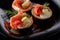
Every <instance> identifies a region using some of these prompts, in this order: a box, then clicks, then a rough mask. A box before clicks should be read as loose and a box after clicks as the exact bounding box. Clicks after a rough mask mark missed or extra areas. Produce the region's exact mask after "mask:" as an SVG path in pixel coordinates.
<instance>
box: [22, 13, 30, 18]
mask: <svg viewBox="0 0 60 40" xmlns="http://www.w3.org/2000/svg"><path fill="white" fill-rule="evenodd" d="M23 17H30V15H29V14H26V15H24V16H23ZM23 17H22V18H23Z"/></svg>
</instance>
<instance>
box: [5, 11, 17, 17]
mask: <svg viewBox="0 0 60 40" xmlns="http://www.w3.org/2000/svg"><path fill="white" fill-rule="evenodd" d="M5 12H6V14H7V15H8V17H9V18H10V17H12V16H14V15H15V14H16V13H17V12H16V11H11V10H5Z"/></svg>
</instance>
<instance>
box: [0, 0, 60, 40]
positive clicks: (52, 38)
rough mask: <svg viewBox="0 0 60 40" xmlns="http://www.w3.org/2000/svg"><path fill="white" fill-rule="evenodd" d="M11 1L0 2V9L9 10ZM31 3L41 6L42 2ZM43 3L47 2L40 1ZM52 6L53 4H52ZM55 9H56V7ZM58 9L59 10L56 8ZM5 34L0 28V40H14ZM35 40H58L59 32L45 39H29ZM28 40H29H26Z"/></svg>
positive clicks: (33, 0) (59, 37)
mask: <svg viewBox="0 0 60 40" xmlns="http://www.w3.org/2000/svg"><path fill="white" fill-rule="evenodd" d="M12 1H13V0H1V1H0V7H1V8H3V9H11V8H12V7H11V4H12ZM31 1H32V2H36V3H41V4H43V3H42V2H40V0H37V1H36V0H31ZM42 1H43V2H45V1H47V0H42ZM48 1H49V2H51V1H50V0H48ZM52 5H53V4H52ZM56 8H58V6H57V5H56ZM58 9H59V8H58ZM59 10H60V9H59ZM4 34H5V33H4V32H3V31H2V29H1V28H0V40H2V39H4V40H6V39H8V40H9V39H14V38H11V37H8V36H7V35H4ZM35 39H36V40H37V39H41V40H60V31H58V32H57V33H54V34H52V35H51V36H47V37H43V38H41V37H39V36H38V37H35V38H31V39H30V40H35ZM28 40H29V39H28Z"/></svg>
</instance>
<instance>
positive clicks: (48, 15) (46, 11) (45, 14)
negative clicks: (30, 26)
mask: <svg viewBox="0 0 60 40" xmlns="http://www.w3.org/2000/svg"><path fill="white" fill-rule="evenodd" d="M42 12H43V14H41V15H40V18H41V19H46V18H50V17H51V16H52V12H51V11H49V10H48V9H43V10H42Z"/></svg>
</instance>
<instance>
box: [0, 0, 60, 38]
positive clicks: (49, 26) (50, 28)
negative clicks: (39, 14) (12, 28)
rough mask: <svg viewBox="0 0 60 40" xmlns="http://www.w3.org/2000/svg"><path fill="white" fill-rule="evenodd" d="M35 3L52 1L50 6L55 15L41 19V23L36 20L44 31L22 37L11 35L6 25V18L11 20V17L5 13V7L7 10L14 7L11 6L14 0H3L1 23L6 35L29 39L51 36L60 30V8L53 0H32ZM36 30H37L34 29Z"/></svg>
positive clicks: (0, 13) (0, 15)
mask: <svg viewBox="0 0 60 40" xmlns="http://www.w3.org/2000/svg"><path fill="white" fill-rule="evenodd" d="M31 1H32V2H33V3H39V4H44V3H45V2H48V3H50V6H49V7H50V8H51V9H52V11H53V15H52V17H51V18H50V19H47V20H40V23H37V21H36V20H34V21H35V22H34V23H35V24H37V25H38V27H39V26H42V27H41V29H42V30H43V31H41V32H40V31H39V32H35V33H32V34H30V35H27V36H21V37H18V36H14V35H10V34H8V30H7V29H6V28H5V26H4V19H5V20H6V21H9V18H8V16H7V15H6V14H5V13H4V10H3V9H7V10H11V9H12V7H11V4H12V2H13V0H10V1H9V0H6V1H1V2H0V4H1V6H0V7H1V9H0V10H1V11H0V23H1V28H2V31H3V33H4V34H5V35H7V36H9V37H12V38H16V39H25V38H26V39H27V38H35V37H37V36H39V37H46V36H47V35H48V36H50V35H52V34H54V33H56V32H58V30H59V29H60V9H59V8H58V7H57V5H56V4H55V3H54V2H53V1H51V0H37V1H36V0H31ZM34 19H35V18H34ZM37 30H39V29H37ZM34 31H36V30H34Z"/></svg>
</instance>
